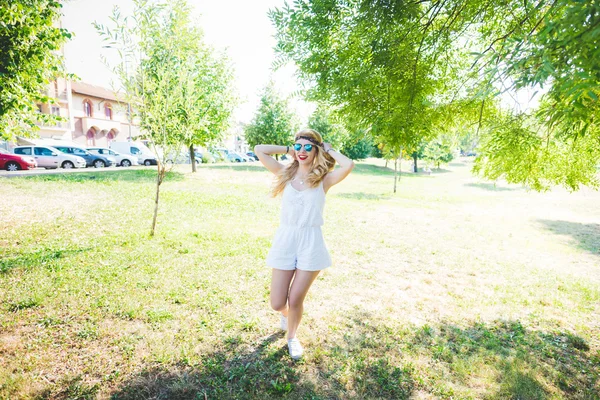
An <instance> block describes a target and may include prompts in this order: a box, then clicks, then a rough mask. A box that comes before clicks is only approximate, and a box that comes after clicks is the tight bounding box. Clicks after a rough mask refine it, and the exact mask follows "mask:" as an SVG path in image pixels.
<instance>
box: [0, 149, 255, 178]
mask: <svg viewBox="0 0 600 400" xmlns="http://www.w3.org/2000/svg"><path fill="white" fill-rule="evenodd" d="M110 147H111V148H106V147H88V148H83V147H80V146H75V145H73V144H67V143H65V144H62V143H58V144H54V143H53V144H52V145H51V146H50V145H25V146H17V147H15V148H14V149H12V153H10V152H9V151H7V150H4V149H0V169H5V170H7V171H18V170H28V169H33V168H38V167H40V168H46V169H51V168H65V169H71V168H85V167H95V168H103V167H111V166H121V167H130V166H132V165H139V164H143V165H156V163H157V161H156V158H155V157H154V155H153V154H152V153H151V151H150V150H149V149H148V148H147V147H145V146H144V145H142V144H137V143H135V142H111V144H110ZM195 156H196V162H198V163H214V162H218V161H229V162H251V161H258V157H257V156H256V154H254V153H253V152H248V153H246V154H245V155H242V154H240V153H237V152H235V151H231V150H227V149H212V150H211V151H205V152H202V153H201V152H196V153H195ZM186 160H187V161H186ZM186 160H183V161H182V156H180V155H174V156H172V157H167V162H171V163H181V162H189V156H187V158H186Z"/></svg>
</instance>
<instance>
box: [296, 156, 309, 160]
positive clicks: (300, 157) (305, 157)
mask: <svg viewBox="0 0 600 400" xmlns="http://www.w3.org/2000/svg"><path fill="white" fill-rule="evenodd" d="M298 158H299V159H301V160H306V159H307V158H308V157H307V156H298Z"/></svg>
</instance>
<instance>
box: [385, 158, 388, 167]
mask: <svg viewBox="0 0 600 400" xmlns="http://www.w3.org/2000/svg"><path fill="white" fill-rule="evenodd" d="M387 163H388V159H387V158H386V159H385V168H387Z"/></svg>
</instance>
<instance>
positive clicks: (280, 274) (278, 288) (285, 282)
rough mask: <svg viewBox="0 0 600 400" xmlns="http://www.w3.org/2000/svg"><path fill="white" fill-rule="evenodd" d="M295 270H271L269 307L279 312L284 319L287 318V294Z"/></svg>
mask: <svg viewBox="0 0 600 400" xmlns="http://www.w3.org/2000/svg"><path fill="white" fill-rule="evenodd" d="M295 272H296V270H291V271H287V270H282V269H275V268H273V275H272V277H271V307H273V310H275V311H280V312H281V313H282V314H283V315H284V316H285V317H287V316H288V306H287V303H288V292H289V290H290V282H291V281H292V278H293V277H294V273H295Z"/></svg>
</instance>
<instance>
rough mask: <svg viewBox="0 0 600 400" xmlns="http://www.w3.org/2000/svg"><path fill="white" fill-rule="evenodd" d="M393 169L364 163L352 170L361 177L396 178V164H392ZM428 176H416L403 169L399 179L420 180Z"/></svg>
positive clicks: (356, 165) (355, 165)
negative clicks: (419, 178)
mask: <svg viewBox="0 0 600 400" xmlns="http://www.w3.org/2000/svg"><path fill="white" fill-rule="evenodd" d="M391 165H392V168H389V167H381V166H379V165H373V164H362V163H357V164H354V169H353V170H352V173H353V174H360V175H377V176H389V177H391V178H393V177H394V164H393V163H392V164H391ZM424 176H427V175H425V174H420V173H419V174H415V173H413V172H411V171H407V170H406V169H403V170H402V171H399V173H398V178H401V179H402V178H405V177H408V178H418V177H424Z"/></svg>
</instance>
